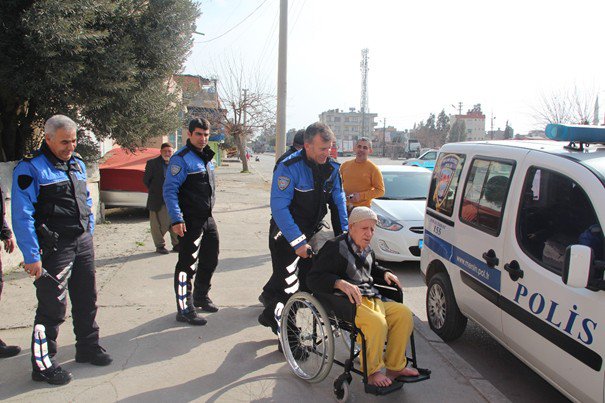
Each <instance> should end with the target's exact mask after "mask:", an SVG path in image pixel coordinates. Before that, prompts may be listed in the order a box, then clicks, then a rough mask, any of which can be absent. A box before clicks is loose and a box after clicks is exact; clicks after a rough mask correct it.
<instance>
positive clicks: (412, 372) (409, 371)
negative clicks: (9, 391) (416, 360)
mask: <svg viewBox="0 0 605 403" xmlns="http://www.w3.org/2000/svg"><path fill="white" fill-rule="evenodd" d="M401 375H403V376H418V375H420V373H419V372H418V370H417V369H416V368H412V367H405V368H404V369H402V370H401V371H391V370H390V369H387V376H388V377H389V378H390V379H395V378H397V377H398V376H401Z"/></svg>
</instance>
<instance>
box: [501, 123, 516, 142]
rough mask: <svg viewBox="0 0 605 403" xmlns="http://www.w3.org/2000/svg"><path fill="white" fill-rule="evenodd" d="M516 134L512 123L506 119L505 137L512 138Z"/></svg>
mask: <svg viewBox="0 0 605 403" xmlns="http://www.w3.org/2000/svg"><path fill="white" fill-rule="evenodd" d="M514 135H515V131H514V130H513V128H512V127H510V125H509V124H508V120H507V121H506V128H505V129H504V139H505V140H507V139H512V138H513V136H514Z"/></svg>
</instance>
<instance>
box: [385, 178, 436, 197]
mask: <svg viewBox="0 0 605 403" xmlns="http://www.w3.org/2000/svg"><path fill="white" fill-rule="evenodd" d="M382 178H383V179H384V189H385V190H384V196H383V197H379V199H384V200H426V196H427V194H428V192H429V183H430V181H431V173H430V172H389V171H386V172H382Z"/></svg>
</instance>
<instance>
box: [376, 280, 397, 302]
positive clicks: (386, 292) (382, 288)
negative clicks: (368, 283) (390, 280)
mask: <svg viewBox="0 0 605 403" xmlns="http://www.w3.org/2000/svg"><path fill="white" fill-rule="evenodd" d="M382 283H383V284H380V283H378V282H374V287H376V289H377V290H378V292H380V295H382V296H383V297H385V298H388V299H390V300H393V301H395V302H403V290H402V289H401V288H399V287H397V285H396V284H393V285H386V284H384V281H383V282H382Z"/></svg>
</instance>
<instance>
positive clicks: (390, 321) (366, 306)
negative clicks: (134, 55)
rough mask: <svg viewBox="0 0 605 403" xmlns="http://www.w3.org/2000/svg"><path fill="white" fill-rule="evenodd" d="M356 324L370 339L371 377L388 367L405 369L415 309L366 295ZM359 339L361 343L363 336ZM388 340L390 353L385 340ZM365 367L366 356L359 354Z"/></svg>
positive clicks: (368, 359) (367, 342)
mask: <svg viewBox="0 0 605 403" xmlns="http://www.w3.org/2000/svg"><path fill="white" fill-rule="evenodd" d="M355 325H356V326H357V327H358V328H359V329H361V331H362V332H363V334H364V336H365V339H366V355H367V361H368V376H369V375H372V374H373V373H375V372H377V371H380V370H381V369H382V368H385V367H386V368H387V369H390V370H392V371H401V370H402V369H403V368H405V365H406V358H405V349H406V347H407V344H408V340H409V338H410V335H411V334H412V331H413V330H414V319H413V318H412V311H410V309H409V308H408V307H407V306H405V305H403V304H400V303H398V302H382V301H381V300H380V299H379V298H367V297H362V300H361V305H358V306H357V315H356V316H355ZM357 342H358V343H359V344H360V345H361V335H360V336H358V338H357ZM385 342H386V343H387V348H386V353H385V354H384V355H383V352H384V343H385ZM359 357H360V360H361V365H362V366H361V367H362V368H363V357H362V354H360V355H359Z"/></svg>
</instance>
